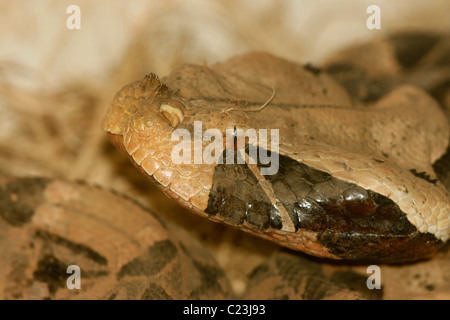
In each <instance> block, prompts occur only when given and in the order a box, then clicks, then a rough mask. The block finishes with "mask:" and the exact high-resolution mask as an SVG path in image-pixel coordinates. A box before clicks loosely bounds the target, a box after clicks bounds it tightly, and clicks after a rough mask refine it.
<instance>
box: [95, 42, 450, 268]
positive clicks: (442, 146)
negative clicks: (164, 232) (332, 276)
mask: <svg viewBox="0 0 450 320" xmlns="http://www.w3.org/2000/svg"><path fill="white" fill-rule="evenodd" d="M409 37H410V38H411V36H409ZM404 38H405V39H407V40H408V36H405V37H404ZM404 38H401V37H397V40H396V42H401V41H402V39H404ZM414 39H416V41H414ZM417 39H418V40H417ZM409 40H410V41H409V42H410V43H412V44H413V45H416V46H417V41H419V44H422V45H423V46H426V47H427V48H425V49H423V48H422V49H421V50H422V51H420V50H419V49H417V50H416V51H414V52H415V54H416V56H415V57H414V59H413V60H414V62H417V61H419V60H421V61H425V62H426V61H427V59H428V60H429V59H431V58H434V59H435V60H439V59H441V60H445V59H444V55H442V56H439V58H436V57H435V56H436V55H437V54H438V53H439V51H438V52H437V53H436V50H433V47H439V45H440V44H439V43H440V42H439V41H438V40H435V41H428V42H427V41H424V40H423V39H422V40H421V38H413V39H409ZM425 40H429V39H428V38H426V37H425ZM390 41H391V42H392V39H391V40H390ZM404 42H405V41H404ZM406 42H408V41H406ZM387 43H389V41H380V42H378V43H374V44H371V45H369V47H367V45H366V46H361V47H358V48H354V49H352V50H350V51H349V52H346V53H342V54H341V55H339V54H337V55H336V56H335V57H334V58H332V59H330V61H329V62H327V63H325V64H324V66H323V69H319V68H315V67H312V66H310V65H306V66H301V65H298V64H295V63H293V62H290V61H286V60H284V59H281V58H278V57H274V56H272V55H270V54H267V53H258V52H257V53H249V54H245V55H243V56H239V57H235V58H232V59H230V60H228V61H226V62H224V63H219V64H215V65H212V66H210V67H207V66H196V65H183V66H180V67H178V68H176V69H175V70H174V71H173V72H172V73H171V74H170V75H169V76H167V77H165V78H163V79H161V81H160V80H159V78H158V77H157V76H156V75H154V74H151V75H148V76H146V77H145V78H144V79H143V80H142V81H137V82H134V83H132V84H130V85H127V86H125V87H124V88H123V89H121V90H120V91H119V92H118V93H117V95H116V96H115V98H114V100H113V102H112V105H111V108H110V109H109V111H108V113H107V115H106V117H105V119H104V122H103V129H104V130H106V131H107V132H108V134H109V136H110V138H111V140H112V141H113V142H114V143H115V144H116V145H117V146H118V148H119V149H121V150H122V151H124V153H125V154H127V155H128V156H129V157H130V159H131V160H132V162H133V163H134V164H135V165H136V166H137V167H138V168H139V169H140V170H141V171H142V172H143V173H144V174H145V175H147V176H148V177H150V178H151V180H153V181H155V182H156V183H157V185H158V186H159V187H160V188H161V189H163V190H164V192H165V193H166V194H167V195H168V196H169V197H171V198H173V199H175V200H176V201H178V202H179V203H180V204H181V205H183V206H185V207H187V208H189V209H190V210H191V211H193V212H195V213H197V214H199V215H202V216H204V217H207V218H209V219H212V220H215V221H220V222H223V223H226V224H229V225H231V226H234V227H237V228H240V229H243V230H245V231H248V232H251V233H253V234H255V235H257V236H260V237H263V238H266V239H269V240H272V241H274V242H276V243H278V244H281V245H283V246H286V247H289V248H292V249H295V250H301V251H304V252H306V253H309V254H312V255H316V256H320V257H327V258H332V259H350V260H374V261H390V262H398V261H409V260H417V259H421V258H424V257H429V256H431V255H433V254H434V253H435V251H436V250H437V249H438V248H439V247H440V246H442V244H443V243H444V242H445V241H446V240H447V239H448V238H449V235H450V226H449V221H450V204H449V196H448V191H447V190H446V188H445V186H444V185H443V184H442V183H441V182H440V181H439V180H438V179H437V176H436V173H435V171H434V169H433V164H435V163H437V162H438V161H439V159H442V158H445V153H446V151H447V148H448V144H449V135H450V133H449V124H448V120H447V118H446V116H445V114H444V111H443V110H442V108H441V106H440V105H439V104H438V103H437V102H436V100H434V99H433V98H432V97H431V96H430V95H429V94H427V93H426V92H425V91H424V90H423V89H421V88H418V86H417V85H411V84H408V83H407V82H406V81H405V77H403V78H402V77H401V76H400V75H403V73H405V70H407V69H406V67H404V65H402V63H403V64H406V62H404V61H402V60H401V58H402V54H401V50H404V48H403V47H401V49H397V51H396V50H395V48H394V49H392V47H389V46H387ZM443 43H444V41H443ZM417 51H420V52H419V53H418V52H417ZM441 51H442V50H441ZM403 55H404V56H406V57H409V55H408V54H405V53H403ZM433 55H434V56H433ZM430 56H431V58H430ZM356 57H357V58H358V59H356ZM447 57H448V55H447ZM352 59H354V60H352ZM410 60H411V58H410ZM435 60H433V61H435ZM355 61H356V62H355ZM408 63H409V64H411V61H409V62H408ZM440 67H441V66H439V68H440ZM436 68H437V67H436ZM324 70H325V71H324ZM447 74H448V73H447ZM440 80H442V77H441V78H440ZM355 84H356V85H355ZM272 89H273V90H274V92H275V93H276V94H275V97H273V99H271V101H270V102H269V103H268V104H267V106H265V105H264V104H265V102H266V101H267V99H268V97H270V96H271V91H272ZM261 106H264V108H262V107H261ZM424 115H426V116H424ZM194 121H202V125H203V128H202V129H203V131H206V130H207V129H212V128H214V129H217V130H219V131H220V132H222V133H223V136H224V137H226V129H229V128H234V129H235V130H236V129H242V130H244V131H245V130H247V129H249V128H254V129H256V130H258V129H269V130H270V129H279V141H280V148H279V166H280V168H279V170H278V172H277V173H276V174H274V175H265V176H264V175H263V174H261V168H263V167H264V164H262V163H261V162H258V163H257V164H249V163H245V164H216V163H213V164H205V163H202V164H176V163H174V162H173V161H172V159H171V152H172V150H173V148H174V147H175V146H176V145H177V144H178V141H173V140H171V134H172V132H173V131H174V130H175V129H185V130H187V131H188V132H189V133H191V136H192V137H193V136H194V134H195V132H194ZM269 140H270V138H269ZM209 143H210V142H208V141H203V148H205V147H207V145H208V144H209ZM234 147H235V146H234ZM246 147H247V148H249V145H248V144H247V146H246ZM253 147H256V148H257V149H258V150H259V151H265V150H264V147H262V146H260V145H257V146H253ZM225 148H229V149H230V148H233V146H232V145H226V146H225ZM226 152H227V149H225V151H224V154H223V155H222V157H223V156H225V153H226Z"/></svg>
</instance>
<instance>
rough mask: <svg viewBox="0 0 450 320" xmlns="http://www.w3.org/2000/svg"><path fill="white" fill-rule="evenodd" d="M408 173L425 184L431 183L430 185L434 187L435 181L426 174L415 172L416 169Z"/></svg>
mask: <svg viewBox="0 0 450 320" xmlns="http://www.w3.org/2000/svg"><path fill="white" fill-rule="evenodd" d="M409 172H411V173H412V174H413V175H415V176H416V177H417V178H420V179H423V180H425V181H426V182H429V183H432V184H434V185H436V182H437V179H431V178H430V175H429V174H427V173H426V172H417V170H416V169H411V170H409Z"/></svg>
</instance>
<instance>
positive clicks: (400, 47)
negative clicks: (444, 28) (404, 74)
mask: <svg viewBox="0 0 450 320" xmlns="http://www.w3.org/2000/svg"><path fill="white" fill-rule="evenodd" d="M390 40H391V43H392V46H393V47H394V51H395V56H396V57H397V60H398V62H399V63H400V65H401V66H402V67H404V68H410V67H413V66H414V64H416V63H417V62H418V61H419V60H420V59H422V58H423V57H424V56H425V55H426V54H427V53H428V52H429V51H430V50H431V48H433V46H434V45H436V43H437V42H438V41H439V36H438V35H435V34H430V33H420V32H411V33H400V34H394V35H392V36H391V37H390Z"/></svg>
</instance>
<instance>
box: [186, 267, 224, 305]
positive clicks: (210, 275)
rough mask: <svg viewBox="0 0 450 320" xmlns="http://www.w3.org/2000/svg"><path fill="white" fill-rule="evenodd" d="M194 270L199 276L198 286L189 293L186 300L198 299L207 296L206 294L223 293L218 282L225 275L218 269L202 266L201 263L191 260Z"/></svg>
mask: <svg viewBox="0 0 450 320" xmlns="http://www.w3.org/2000/svg"><path fill="white" fill-rule="evenodd" d="M192 262H193V263H194V266H195V268H196V269H197V270H198V273H199V275H200V285H199V286H198V287H197V288H196V289H195V290H193V291H192V292H191V294H190V295H189V297H188V299H200V298H201V297H204V296H205V295H206V296H207V294H208V292H220V293H222V294H223V293H224V290H223V288H222V286H221V285H220V282H219V280H220V279H222V278H224V277H225V275H224V273H223V271H222V270H221V269H220V268H217V267H215V266H211V265H207V264H204V263H203V262H200V261H197V260H192Z"/></svg>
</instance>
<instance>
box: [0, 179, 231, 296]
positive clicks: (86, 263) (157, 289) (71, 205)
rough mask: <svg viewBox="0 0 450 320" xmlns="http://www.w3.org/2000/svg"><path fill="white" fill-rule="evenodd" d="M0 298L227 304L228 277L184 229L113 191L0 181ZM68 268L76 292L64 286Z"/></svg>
mask: <svg viewBox="0 0 450 320" xmlns="http://www.w3.org/2000/svg"><path fill="white" fill-rule="evenodd" d="M0 234H1V237H0V251H1V252H2V255H1V268H0V299H229V298H232V297H233V294H232V291H231V287H230V284H229V282H228V279H227V278H226V276H225V275H224V273H223V271H222V269H220V267H219V266H218V265H217V264H216V262H215V261H214V259H213V258H212V256H211V255H210V253H209V252H208V251H207V250H206V249H204V248H203V246H202V245H200V244H199V243H198V241H197V240H195V239H194V238H193V237H192V236H190V235H189V234H187V233H186V232H185V231H184V230H181V229H179V228H178V227H176V226H174V225H172V224H170V223H168V222H166V221H163V220H162V219H160V218H158V217H156V216H155V215H153V214H152V213H151V212H149V211H148V210H145V209H144V208H142V207H140V206H139V205H137V204H136V203H135V202H133V201H132V200H130V199H127V198H125V197H123V196H121V195H119V194H116V193H113V192H110V191H107V190H104V189H100V188H97V187H92V186H88V185H85V184H82V183H75V182H69V181H62V180H50V179H43V178H8V177H0ZM70 265H77V266H79V267H80V270H81V289H80V290H78V289H72V290H70V289H68V287H67V285H66V281H67V279H68V277H69V276H70V275H71V274H68V273H67V272H66V270H67V267H68V266H70Z"/></svg>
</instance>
